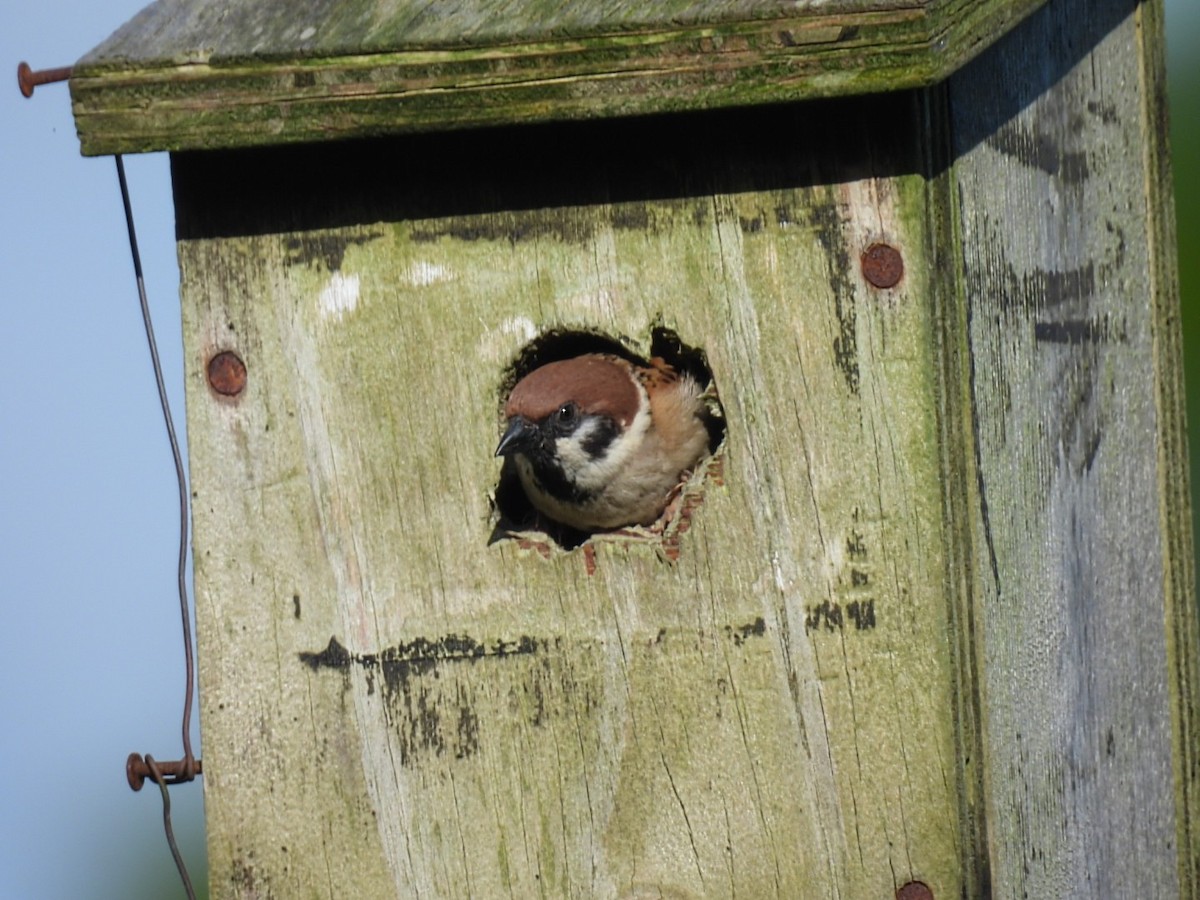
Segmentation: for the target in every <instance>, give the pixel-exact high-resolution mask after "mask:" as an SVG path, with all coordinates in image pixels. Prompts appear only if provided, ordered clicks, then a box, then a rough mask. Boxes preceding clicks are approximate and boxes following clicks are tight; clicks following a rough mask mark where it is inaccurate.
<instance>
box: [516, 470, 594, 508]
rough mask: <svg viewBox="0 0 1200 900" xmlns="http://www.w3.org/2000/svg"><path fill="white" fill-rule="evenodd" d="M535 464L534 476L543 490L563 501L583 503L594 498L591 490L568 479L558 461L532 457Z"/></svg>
mask: <svg viewBox="0 0 1200 900" xmlns="http://www.w3.org/2000/svg"><path fill="white" fill-rule="evenodd" d="M530 463H532V464H533V477H534V480H535V481H537V483H538V485H539V486H540V487H541V489H542V490H543V491H545V492H546V493H547V494H549V495H550V496H551V497H553V498H554V499H555V500H560V501H562V502H563V503H583V502H586V501H587V500H590V499H591V498H592V494H591V493H590V492H589V491H583V490H580V489H579V487H578V486H577V485H576V484H575V483H574V482H573V481H569V480H568V479H567V476H566V475H565V474H564V473H563V470H562V468H561V467H560V466H559V465H558V463H557V462H553V461H548V460H545V459H542V460H538V459H530Z"/></svg>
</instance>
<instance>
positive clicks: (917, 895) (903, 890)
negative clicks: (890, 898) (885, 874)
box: [896, 881, 933, 900]
mask: <svg viewBox="0 0 1200 900" xmlns="http://www.w3.org/2000/svg"><path fill="white" fill-rule="evenodd" d="M896 900H933V891H931V890H930V889H929V886H928V885H927V884H923V883H922V882H920V881H910V882H909V883H908V884H906V885H903V886H902V887H900V888H898V889H897V890H896Z"/></svg>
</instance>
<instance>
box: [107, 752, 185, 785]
mask: <svg viewBox="0 0 1200 900" xmlns="http://www.w3.org/2000/svg"><path fill="white" fill-rule="evenodd" d="M154 766H155V768H156V769H158V771H159V772H160V773H162V775H163V777H164V778H166V777H170V778H172V779H173V780H174V781H191V780H192V779H193V778H195V777H196V776H197V775H202V774H203V772H202V771H201V766H200V760H198V759H193V760H192V766H191V772H190V773H189V772H188V766H187V760H183V759H180V760H176V761H175V762H157V761H156V762H155V764H154ZM153 776H154V773H153V772H152V771H150V766H149V764H148V763H147V762H146V759H145V757H143V756H142V754H140V753H130V754H129V757H128V758H127V759H126V760H125V778H126V779H127V780H128V781H129V786H130V787H131V788H133V789H134V790H135V791H140V790H141V789H142V785H144V784H145V783H146V779H147V778H152V777H153Z"/></svg>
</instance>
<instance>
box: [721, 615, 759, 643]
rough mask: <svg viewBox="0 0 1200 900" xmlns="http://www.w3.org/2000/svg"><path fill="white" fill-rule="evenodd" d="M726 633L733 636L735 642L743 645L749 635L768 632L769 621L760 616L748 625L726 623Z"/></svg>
mask: <svg viewBox="0 0 1200 900" xmlns="http://www.w3.org/2000/svg"><path fill="white" fill-rule="evenodd" d="M725 633H726V634H728V635H729V636H730V637H731V638H733V642H734V644H736V645H737V646H739V647H740V646H742V644H744V643H745V642H746V639H747V638H749V637H762V636H763V635H764V634H766V633H767V623H766V622H764V621H763V618H762V616H759V617H758V618H757V619H755V620H754V621H753V622H749V623H747V624H746V625H737V626H734V625H726V626H725Z"/></svg>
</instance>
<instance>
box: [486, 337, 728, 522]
mask: <svg viewBox="0 0 1200 900" xmlns="http://www.w3.org/2000/svg"><path fill="white" fill-rule="evenodd" d="M703 394H704V391H703V388H702V386H701V385H700V384H698V383H697V381H696V379H695V378H693V377H692V376H691V375H688V374H683V373H680V372H677V371H676V370H675V369H673V368H672V367H671V366H669V365H668V364H667V363H665V362H664V361H663V360H661V359H658V358H657V357H656V358H654V359H652V360H651V361H650V364H649V365H648V366H643V365H638V364H636V363H634V362H631V361H630V360H627V359H624V358H623V357H620V356H614V355H610V354H604V353H588V354H584V355H583V356H576V357H573V358H571V359H564V360H560V361H558V362H551V363H546V364H545V365H543V366H540V367H538V368H537V369H534V370H533V371H532V372H530V373H529V374H528V375H526V376H525V377H524V378H522V379H521V380H520V381H518V382H517V384H516V385H515V386H514V387H513V389H512V392H511V393H510V394H509V396H508V400H507V401H506V402H505V404H504V415H505V417H506V418H507V419H508V423H507V427H506V428H505V430H504V435H503V436H502V437H501V438H500V444H499V445H498V446H497V447H496V456H506V457H511V459H512V461H513V463H514V465H515V468H516V471H517V475H518V477H519V479H520V482H521V486H522V487H523V488H524V490H525V494H526V496H527V497H528V498H529V501H530V503H532V504H533V506H534V508H535V509H536V510H538V512H540V513H542V515H544V516H546V517H547V518H548V519H551V520H553V521H554V522H558V523H560V524H562V525H566V526H568V527H570V528H574V529H577V530H579V531H597V530H604V529H613V528H621V527H624V526H628V525H650V524H652V523H653V522H654V521H655V520H657V519H658V517H659V516H660V515H661V514H662V512H663V510H664V509H665V508H666V506H667V503H668V502H669V501H670V499H671V497H672V495H673V494H674V491H675V489H676V488H677V487H678V485H679V484H680V483H681V482H682V480H683V478H684V477H685V474H686V473H687V472H688V470H690V469H692V468H694V467H695V465H696V464H697V463H698V462H699V461H700V460H701V459H703V458H704V456H705V455H706V454H707V453H708V452H709V443H710V430H709V425H708V423H709V421H710V420H711V413H710V412H709V408H708V405H707V404H706V402H705V400H704V398H703Z"/></svg>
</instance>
